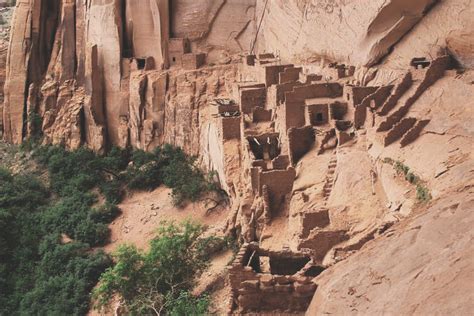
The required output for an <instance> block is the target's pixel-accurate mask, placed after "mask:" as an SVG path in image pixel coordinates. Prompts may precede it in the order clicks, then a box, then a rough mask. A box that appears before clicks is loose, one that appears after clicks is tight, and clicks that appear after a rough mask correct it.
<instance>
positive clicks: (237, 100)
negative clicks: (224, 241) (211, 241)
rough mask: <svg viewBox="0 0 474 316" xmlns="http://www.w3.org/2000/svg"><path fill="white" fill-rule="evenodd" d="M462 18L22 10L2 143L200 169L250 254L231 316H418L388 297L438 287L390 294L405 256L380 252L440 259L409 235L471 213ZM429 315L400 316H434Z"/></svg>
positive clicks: (393, 9) (115, 5)
mask: <svg viewBox="0 0 474 316" xmlns="http://www.w3.org/2000/svg"><path fill="white" fill-rule="evenodd" d="M459 1H460V2H462V5H461V4H459V6H458V5H457V4H456V1H455V0H447V1H435V0H422V1H411V2H410V1H404V0H389V1H383V0H376V1H365V2H364V3H359V2H358V1H342V0H341V1H309V0H302V1H296V0H270V1H265V0H262V1H260V0H226V1H225V0H222V1H217V0H216V1H211V0H202V1H201V0H173V1H166V0H57V1H46V0H18V1H17V2H16V7H15V13H14V16H13V19H12V23H11V37H10V42H9V46H8V50H7V49H5V52H4V54H6V55H7V57H6V58H7V61H5V62H4V64H5V68H6V70H5V75H4V76H3V74H0V75H2V76H0V77H1V78H0V79H2V78H3V77H4V78H5V88H4V103H3V106H2V107H1V108H0V111H1V113H2V116H1V117H2V119H1V124H0V130H1V134H2V137H3V139H4V140H5V141H6V142H8V143H11V144H16V145H21V144H22V143H25V142H27V141H28V140H29V139H31V138H35V139H36V137H37V138H38V139H41V143H42V144H44V145H46V144H53V145H61V146H64V147H65V148H67V149H68V150H76V149H78V148H81V147H86V148H89V149H91V150H92V151H94V152H96V153H100V154H103V153H105V152H107V151H109V150H110V149H112V148H114V147H118V148H133V149H139V150H144V151H148V152H150V151H152V150H154V149H155V148H157V147H160V146H162V145H164V144H171V145H173V146H177V147H180V148H182V149H183V151H184V152H185V153H186V154H189V155H191V156H195V157H196V167H200V168H202V169H203V170H205V171H206V172H208V171H209V172H211V171H212V175H213V177H214V178H215V179H216V181H217V182H218V184H219V188H220V189H222V191H223V192H225V193H226V195H227V196H228V199H229V203H228V204H229V205H228V206H226V208H225V209H224V211H223V212H225V215H226V220H225V221H222V223H221V222H219V223H211V224H210V225H208V224H209V222H206V225H208V226H211V229H210V230H211V231H212V230H215V231H219V233H222V234H223V235H226V236H231V237H232V238H234V239H235V240H236V243H237V244H238V246H239V250H238V251H237V253H236V254H235V258H233V260H232V261H231V262H229V263H226V264H225V267H223V268H222V270H223V271H224V272H223V273H222V275H224V276H225V277H223V279H225V281H222V280H221V281H222V282H221V283H222V284H224V285H222V284H221V287H222V288H225V289H226V290H227V292H224V291H223V290H222V288H221V289H219V290H222V291H223V292H219V295H221V296H216V297H218V300H221V298H222V297H223V296H226V299H225V304H223V305H225V306H224V307H222V306H221V308H220V309H219V310H217V312H216V313H224V314H233V313H236V314H246V313H250V314H257V313H283V314H284V313H289V314H303V313H307V315H320V314H324V313H328V314H329V313H332V314H344V313H346V314H350V313H362V314H364V313H365V314H380V313H394V312H395V310H396V308H398V307H400V306H402V307H403V306H404V304H403V302H400V301H398V300H397V301H396V302H397V303H396V304H395V303H393V304H395V305H396V308H395V307H393V306H392V305H390V304H391V302H388V301H386V300H385V298H384V297H381V296H380V295H382V294H383V293H384V291H386V293H390V296H391V297H397V299H398V298H399V297H401V296H403V297H405V296H410V295H411V296H413V297H415V296H416V295H418V293H416V295H415V294H414V293H412V292H409V290H406V291H405V292H403V291H401V290H400V291H398V290H393V292H390V291H391V290H392V289H393V288H397V289H398V287H396V286H399V287H402V285H403V286H405V285H406V284H418V283H417V282H420V284H421V282H422V281H426V280H427V279H428V277H426V276H425V275H424V274H423V272H422V271H421V272H420V271H418V270H416V269H415V268H418V266H417V267H413V271H415V270H416V271H417V272H419V274H420V279H417V280H415V279H416V278H417V277H418V275H417V277H414V278H410V279H408V277H407V279H403V280H401V281H400V280H399V283H397V285H394V284H395V283H396V282H395V281H394V282H393V284H392V283H391V280H390V277H392V278H395V277H396V276H397V275H398V276H400V275H402V276H401V277H400V278H402V277H405V275H404V274H403V273H405V272H406V271H408V270H409V268H403V269H400V270H398V268H397V266H395V265H390V264H386V261H387V260H388V261H390V260H392V261H399V262H400V266H403V267H405V265H406V266H410V264H411V261H410V262H409V263H407V262H408V261H409V260H408V259H406V260H405V257H404V253H403V251H401V250H400V249H404V247H405V244H401V245H399V246H398V247H396V248H395V249H392V251H393V253H396V254H397V257H393V258H385V257H384V258H383V260H385V261H383V260H382V259H380V258H381V257H380V256H381V255H380V253H379V252H383V251H382V250H383V249H384V247H387V249H388V248H389V246H387V244H388V243H389V242H390V240H393V239H396V238H399V239H397V240H403V241H404V242H406V243H407V244H409V245H412V246H413V245H415V246H416V247H421V246H419V245H418V244H416V240H417V239H416V238H418V237H417V234H418V233H414V232H413V231H417V230H418V228H416V227H415V228H413V227H412V228H413V229H411V231H405V230H403V229H405V228H404V227H405V226H403V225H400V226H401V227H399V226H397V223H399V222H401V221H403V220H404V219H406V218H408V217H410V216H412V215H413V214H417V216H424V215H422V214H424V213H423V212H424V211H425V210H427V209H429V208H433V209H434V211H433V212H438V211H439V212H441V211H440V210H444V211H443V212H445V213H443V214H444V215H443V216H446V217H448V215H446V214H448V213H452V214H450V215H449V218H454V217H455V216H457V215H456V214H454V213H455V212H454V211H452V212H451V211H446V210H449V207H448V206H449V205H448V204H449V203H448V202H447V201H446V199H448V200H449V198H448V197H450V196H451V195H453V196H454V195H456V196H457V194H460V195H461V194H462V197H459V199H460V200H462V201H465V202H466V201H468V202H469V201H471V200H472V199H471V198H472V183H473V182H472V181H473V180H472V175H473V174H474V173H473V172H472V171H473V170H474V169H473V168H474V167H472V147H471V145H472V139H473V130H472V120H471V119H472V113H473V112H472V108H473V104H472V100H473V97H474V95H473V90H472V82H474V81H473V80H474V79H472V77H470V76H471V75H472V73H471V72H472V67H473V65H474V63H473V60H474V57H473V55H474V54H473V53H472V47H473V43H474V40H473V38H474V37H473V36H472V34H474V32H473V31H472V30H473V29H474V26H473V27H471V26H472V16H473V15H471V13H474V8H473V6H474V5H473V3H472V2H470V1H468V0H459ZM0 3H1V2H0ZM461 7H463V8H464V9H460V8H461ZM464 11H466V12H464ZM452 12H454V13H452ZM455 15H459V19H458V20H459V21H458V22H456V20H457V18H456V17H455ZM440 21H446V22H443V23H441V22H440ZM470 21H471V22H470ZM457 23H459V25H458V24H457ZM343 30H344V31H343ZM427 30H432V33H433V34H431V33H430V34H427V32H428V31H427ZM430 32H431V31H430ZM4 59H5V58H4ZM0 65H1V63H0ZM2 80H3V79H2ZM0 81H1V80H0ZM33 118H39V121H40V124H39V126H33V124H32V121H33ZM470 147H471V148H470ZM469 148H470V149H469ZM408 165H409V166H410V167H409V168H408ZM405 167H406V168H405ZM404 168H405V169H406V170H405V171H404ZM407 168H408V169H407ZM463 175H465V178H463V177H464V176H463ZM461 184H462V185H461ZM428 189H429V190H428ZM428 191H429V192H428ZM424 193H426V196H428V195H429V196H430V198H429V199H428V200H429V201H422V199H421V200H420V198H419V196H420V195H423V194H424ZM468 193H469V194H470V195H469V197H468V196H467V195H468ZM464 194H465V195H466V196H464ZM453 199H454V197H453ZM456 199H458V198H456ZM440 201H441V202H440ZM468 202H466V205H467V206H466V207H465V208H469V206H472V204H469V203H471V202H469V203H468ZM429 203H432V204H429ZM437 203H444V204H437ZM463 203H464V202H463ZM460 205H461V206H463V205H464V204H462V203H461V204H460ZM422 210H423V211H422ZM210 213H211V212H210ZM432 214H435V213H432ZM188 215H189V214H188ZM190 217H193V214H191V215H190ZM209 218H212V214H211V215H210V217H209ZM410 218H411V217H410ZM417 218H418V217H414V218H413V219H411V220H413V221H416V220H417ZM420 218H421V217H420ZM437 218H438V217H436V218H431V219H430V220H432V221H435V220H437ZM410 223H411V222H410ZM406 225H411V224H409V223H408V222H407V224H406ZM420 225H422V224H420ZM453 226H455V225H454V224H453ZM206 227H207V226H206ZM216 227H217V228H216ZM393 227H395V228H393ZM407 227H408V226H407ZM410 227H411V226H410ZM420 227H421V226H420ZM436 227H437V226H436ZM395 229H397V230H395ZM423 229H426V227H424V228H423ZM423 229H420V230H421V231H422V232H423ZM402 230H403V231H404V232H405V233H404V234H406V235H402V233H399V231H402ZM439 231H442V229H439ZM450 233H452V234H453V236H454V235H456V234H454V233H453V232H452V231H450ZM461 233H462V232H461ZM461 233H460V234H461ZM424 234H425V235H423V233H420V235H423V236H424V238H426V239H429V238H431V237H430V236H431V235H430V234H431V233H428V232H424ZM432 234H434V233H432ZM466 234H467V233H466ZM407 235H409V236H411V237H410V238H408V237H404V236H407ZM394 236H395V237H394ZM423 236H422V237H423ZM426 236H428V237H426ZM420 238H421V237H420ZM433 238H434V237H433ZM379 240H380V241H379ZM407 240H409V241H407ZM434 240H436V239H435V238H434ZM378 242H380V243H378ZM382 243H384V244H382ZM440 244H441V243H440ZM378 245H382V246H378ZM415 246H413V247H415ZM376 247H378V248H376ZM406 247H407V249H408V246H406ZM447 248H449V247H446V249H447ZM374 249H375V250H374ZM410 249H411V250H407V258H408V257H410V258H414V257H416V258H415V259H416V260H418V259H419V260H421V261H423V260H424V259H423V258H421V259H420V258H419V257H417V253H420V249H418V248H416V249H417V251H415V250H413V249H412V248H410ZM451 250H452V249H451ZM363 251H366V255H365V257H364V258H369V259H367V260H366V259H361V256H362V255H360V254H361V253H365V252H363ZM387 251H388V250H387ZM440 251H441V250H440ZM440 251H439V252H440ZM452 251H454V250H452ZM466 252H467V251H466ZM402 254H403V255H402ZM359 255H360V256H359ZM371 256H372V257H373V258H374V259H373V260H372V261H371V260H370V257H371ZM432 256H433V257H434V255H432ZM454 257H455V255H454V254H453V255H452V257H449V258H450V260H451V259H452V258H454ZM471 258H472V256H471ZM415 259H412V261H416V260H415ZM351 260H354V261H356V260H359V261H357V262H359V263H358V264H359V267H360V266H363V267H362V268H360V270H361V271H362V272H361V273H360V275H359V274H358V273H359V270H357V269H356V270H351V268H350V267H348V266H346V264H347V262H353V261H351ZM433 260H434V259H433ZM361 262H362V263H361ZM423 262H424V261H423ZM450 262H451V261H450ZM425 264H428V263H425ZM438 264H439V265H440V266H442V264H441V263H439V262H438ZM452 264H453V265H454V264H455V262H454V261H453V263H452ZM347 265H349V264H347ZM385 265H386V266H387V267H388V268H387V272H386V273H385V270H384V271H382V270H383V269H381V268H380V266H384V267H385ZM222 266H224V264H222ZM339 266H341V267H342V268H341V269H345V270H343V271H344V272H338V270H337V269H338V267H339ZM372 266H376V267H378V268H379V269H378V270H377V269H376V268H373V269H372V268H371V267H372ZM419 266H423V265H422V264H420V265H419ZM370 269H372V270H370ZM459 269H461V268H459ZM375 270H377V271H375ZM445 270H449V269H448V268H446V269H445ZM345 271H350V272H345ZM430 271H431V272H433V269H432V270H430ZM443 271H444V270H443ZM402 272H403V273H402ZM431 272H430V273H431ZM338 273H339V274H338ZM389 274H390V276H388V275H389ZM433 274H436V273H435V272H433ZM450 276H451V275H450ZM219 277H221V276H219ZM332 277H333V278H334V280H335V281H334V282H336V281H337V282H338V284H337V286H338V289H337V290H334V291H333V292H331V291H332V290H333V288H334V287H335V286H336V285H334V284H335V283H331V282H332V281H331V278H332ZM436 277H439V275H438V274H436ZM434 278H435V277H434V276H433V279H434ZM451 279H452V280H454V279H455V276H452V278H451ZM387 280H389V281H387ZM366 282H372V283H371V285H370V286H367V285H366ZM426 282H428V281H426ZM433 282H434V281H433ZM443 282H445V281H444V279H443ZM449 282H451V281H449ZM449 282H448V281H446V282H445V283H443V284H442V285H439V287H440V288H442V287H443V286H447V288H448V289H451V290H452V291H455V290H454V289H452V288H450V287H448V285H449V284H451V283H449ZM453 282H454V281H453ZM215 283H216V284H217V283H219V282H217V281H216V282H215ZM362 284H364V285H362ZM374 284H375V285H374ZM387 284H389V285H387ZM400 284H402V285H400ZM423 284H424V283H423ZM213 285H215V284H214V283H213ZM378 285H380V287H379V290H377V291H378V292H376V291H375V290H374V291H372V289H373V288H374V287H375V286H378ZM364 286H365V287H364ZM390 286H393V288H392V287H390ZM423 286H425V288H423V287H422V286H421V285H420V288H421V289H424V290H425V292H429V291H428V290H426V284H424V285H423ZM459 288H460V289H463V290H466V291H467V289H466V288H465V287H459ZM208 289H211V290H212V289H214V288H213V287H212V286H208V287H207V288H206V290H208ZM471 289H472V288H471ZM424 290H420V292H423V291H424ZM222 293H225V294H222ZM365 293H370V295H369V294H367V295H366V294H365ZM380 293H382V294H380ZM406 293H411V294H410V295H409V294H406ZM443 293H444V294H445V296H442V295H440V296H439V297H438V296H434V298H432V297H428V298H427V297H425V296H423V295H422V294H419V295H420V296H417V297H416V299H418V298H419V301H422V300H426V302H428V303H429V304H428V303H426V305H430V304H433V300H435V299H440V297H443V299H444V298H445V297H447V296H446V295H447V294H446V293H445V292H443ZM455 293H458V292H455ZM364 295H366V296H364ZM387 295H389V294H387ZM459 295H460V294H459ZM336 296H337V297H336ZM341 297H342V298H341ZM361 297H363V298H366V300H367V301H368V300H369V299H372V300H373V301H375V300H376V298H377V299H378V300H379V301H380V302H382V303H384V304H385V305H386V306H389V305H390V309H389V308H388V307H387V309H386V310H384V309H383V308H382V307H380V306H379V305H377V304H375V303H374V304H373V305H370V304H369V303H367V301H363V302H361V301H362V300H363V299H361ZM222 300H223V301H224V299H222ZM413 300H415V298H413ZM440 300H441V299H440ZM333 301H334V302H336V303H333ZM340 301H342V302H343V303H340V304H341V306H337V304H339V303H337V302H340ZM423 302H424V301H423ZM442 302H444V301H442V300H441V303H442ZM382 303H380V304H381V305H383V304H382ZM418 303H419V302H418ZM418 303H417V304H418ZM417 304H415V303H413V304H411V305H410V306H411V307H410V308H411V309H410V310H406V309H403V313H401V314H404V315H405V314H410V312H412V314H413V313H418V312H419V313H422V314H423V313H424V314H429V312H430V311H431V312H432V310H430V309H429V308H428V307H426V306H424V305H423V308H424V309H422V311H418V310H417V308H418V305H417ZM420 304H421V303H420ZM423 304H425V303H423ZM463 304H465V303H463ZM221 305H222V304H221ZM385 305H384V306H385ZM342 306H343V307H342ZM373 306H375V307H373ZM414 306H416V307H414ZM463 306H464V305H463ZM471 306H472V303H471ZM402 307H400V308H402ZM384 308H385V307H384ZM407 308H408V307H407ZM420 308H421V307H420ZM453 310H455V311H458V312H459V313H458V314H461V312H462V311H465V310H461V308H460V309H459V310H456V309H453ZM443 312H446V310H444V309H441V310H440V313H443Z"/></svg>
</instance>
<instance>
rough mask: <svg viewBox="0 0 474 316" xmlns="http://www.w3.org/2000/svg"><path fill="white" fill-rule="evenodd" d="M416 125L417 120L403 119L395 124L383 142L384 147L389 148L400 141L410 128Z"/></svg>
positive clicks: (411, 118)
mask: <svg viewBox="0 0 474 316" xmlns="http://www.w3.org/2000/svg"><path fill="white" fill-rule="evenodd" d="M415 123H416V118H413V117H406V118H403V119H402V120H401V121H400V122H398V123H397V124H395V125H394V126H393V128H392V129H391V130H389V131H388V132H387V134H386V135H385V137H384V140H383V144H384V146H388V145H390V144H392V143H394V142H395V141H397V140H398V139H400V138H401V137H402V136H403V135H404V134H405V133H406V132H407V131H408V130H409V129H410V128H412V127H413V126H414V125H415Z"/></svg>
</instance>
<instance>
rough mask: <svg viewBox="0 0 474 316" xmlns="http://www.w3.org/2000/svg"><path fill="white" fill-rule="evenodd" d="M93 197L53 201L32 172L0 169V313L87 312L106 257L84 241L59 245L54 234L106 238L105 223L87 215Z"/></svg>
mask: <svg viewBox="0 0 474 316" xmlns="http://www.w3.org/2000/svg"><path fill="white" fill-rule="evenodd" d="M94 200H95V199H94V198H93V197H92V196H90V195H87V194H85V193H77V192H76V194H75V195H74V196H71V197H68V198H62V199H59V200H58V201H54V202H53V201H51V199H50V197H49V192H48V190H47V188H46V187H45V186H44V185H43V184H42V183H41V182H40V181H39V180H38V179H36V178H35V177H34V176H32V175H11V174H10V173H9V172H8V171H6V170H3V169H0V272H1V273H0V293H2V295H0V315H83V314H86V313H87V311H88V309H89V303H88V302H89V293H90V291H91V289H92V288H93V287H94V285H95V284H96V282H97V280H98V278H99V276H100V274H101V273H102V272H103V271H104V270H105V269H106V267H108V266H109V265H110V264H111V261H110V259H109V258H108V257H107V256H106V255H104V254H103V253H100V252H99V253H93V252H91V249H90V248H89V246H88V245H87V244H81V243H77V242H72V243H69V244H66V245H62V244H61V242H60V234H61V233H65V232H67V233H69V234H70V236H71V237H76V238H77V239H78V240H79V239H83V240H86V241H87V242H89V243H91V244H95V243H99V242H101V241H102V240H103V239H104V238H106V236H105V235H106V234H108V231H106V229H107V226H106V225H104V224H101V223H96V222H93V221H92V220H90V219H89V213H88V212H89V209H88V205H90V204H91V203H93V201H94ZM76 211H77V212H76ZM84 226H85V227H84ZM107 230H108V229H107ZM91 231H92V232H91ZM91 236H92V237H91ZM91 238H95V239H91Z"/></svg>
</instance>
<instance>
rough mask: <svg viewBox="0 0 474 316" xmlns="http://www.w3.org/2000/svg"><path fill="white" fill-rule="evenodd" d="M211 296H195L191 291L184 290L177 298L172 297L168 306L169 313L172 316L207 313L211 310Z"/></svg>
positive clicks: (196, 315) (194, 315)
mask: <svg viewBox="0 0 474 316" xmlns="http://www.w3.org/2000/svg"><path fill="white" fill-rule="evenodd" d="M209 305H210V301H209V297H208V296H207V295H203V296H201V297H194V296H192V295H191V294H190V293H189V292H187V291H183V292H181V293H180V294H179V296H178V297H177V298H174V299H173V298H170V299H169V300H168V303H167V306H168V307H169V308H168V310H169V312H168V314H169V315H171V316H183V315H186V316H201V315H206V314H207V313H208V310H209Z"/></svg>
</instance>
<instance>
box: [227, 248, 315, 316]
mask: <svg viewBox="0 0 474 316" xmlns="http://www.w3.org/2000/svg"><path fill="white" fill-rule="evenodd" d="M259 256H269V257H275V256H280V257H281V258H283V259H284V258H285V256H286V257H293V256H296V257H298V256H300V257H302V258H304V256H303V255H301V254H293V253H289V252H286V253H285V252H282V253H277V252H270V251H265V250H262V249H259V248H258V245H255V244H244V245H243V246H242V248H241V249H240V251H239V252H238V254H237V256H236V258H235V260H234V262H233V263H232V265H231V266H230V267H229V268H228V270H229V280H230V285H231V287H232V295H233V299H234V305H235V307H236V308H235V309H234V310H233V312H237V313H248V312H265V311H269V312H273V313H274V312H276V311H280V312H288V313H294V312H305V311H306V309H307V308H308V306H309V304H310V302H311V299H312V297H313V295H314V293H315V291H316V284H315V283H313V282H312V277H310V276H305V275H304V274H303V273H296V274H294V275H277V274H270V273H257V272H255V270H254V268H253V267H252V265H255V264H256V262H257V261H258V258H259ZM249 260H250V261H252V262H250V264H249Z"/></svg>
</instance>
